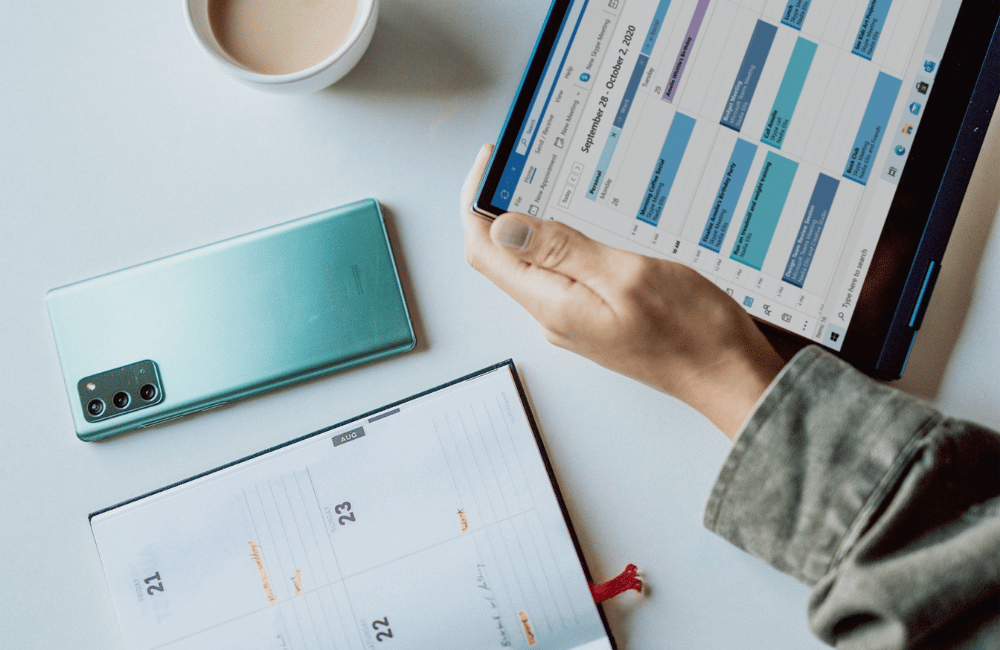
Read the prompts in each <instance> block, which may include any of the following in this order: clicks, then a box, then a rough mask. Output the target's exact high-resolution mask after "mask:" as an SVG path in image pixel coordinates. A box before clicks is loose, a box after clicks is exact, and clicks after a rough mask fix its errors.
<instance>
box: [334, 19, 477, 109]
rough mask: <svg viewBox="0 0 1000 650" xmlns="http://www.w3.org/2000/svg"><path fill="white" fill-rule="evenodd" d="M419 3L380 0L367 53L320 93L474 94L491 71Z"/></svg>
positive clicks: (412, 95)
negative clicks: (379, 8) (339, 78)
mask: <svg viewBox="0 0 1000 650" xmlns="http://www.w3.org/2000/svg"><path fill="white" fill-rule="evenodd" d="M441 20H442V18H441V17H440V16H436V15H432V10H431V9H429V8H427V7H425V6H424V4H423V3H419V2H403V1H395V2H383V3H382V5H381V10H380V12H379V18H378V24H377V26H376V27H375V35H374V37H373V38H372V42H371V45H370V46H369V47H368V51H367V52H365V55H364V56H363V57H362V58H361V61H359V62H358V64H357V65H356V66H355V67H354V69H353V70H351V71H350V72H349V73H348V74H347V75H346V76H345V77H344V78H343V79H341V80H340V81H338V82H337V83H336V84H334V85H333V86H331V87H329V88H327V89H326V90H324V91H321V92H324V93H330V94H336V95H339V96H344V95H351V94H360V95H365V96H369V97H370V96H372V95H377V96H386V97H393V98H413V97H432V96H438V95H454V94H456V93H460V92H474V91H476V90H479V89H481V88H484V87H487V86H489V85H491V84H492V82H493V78H494V75H493V74H492V72H491V70H490V69H489V68H486V67H484V66H483V65H481V63H480V62H479V61H478V60H477V58H476V53H475V52H474V51H472V50H470V49H468V48H467V44H468V41H465V42H462V41H459V40H457V39H455V38H454V32H449V31H447V30H446V29H444V28H443V26H442V25H441Z"/></svg>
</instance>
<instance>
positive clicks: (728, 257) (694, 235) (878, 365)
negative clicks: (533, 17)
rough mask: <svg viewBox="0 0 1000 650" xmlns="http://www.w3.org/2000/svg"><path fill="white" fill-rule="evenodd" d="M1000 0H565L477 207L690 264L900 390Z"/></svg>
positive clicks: (972, 143) (973, 130)
mask: <svg viewBox="0 0 1000 650" xmlns="http://www.w3.org/2000/svg"><path fill="white" fill-rule="evenodd" d="M998 17H1000V0H965V1H964V2H963V1H962V0H848V1H846V2H843V1H839V0H838V1H837V2H834V0H743V1H742V2H736V1H733V0H555V2H553V4H552V6H551V8H550V10H549V14H548V17H547V19H546V21H545V24H544V27H543V28H542V31H541V34H540V36H539V38H538V42H537V44H536V47H535V51H534V53H533V54H532V56H531V60H530V62H529V64H528V67H527V70H526V72H525V75H524V78H523V80H522V82H521V87H520V90H519V91H518V93H517V95H516V97H515V99H514V103H513V106H512V108H511V111H510V114H509V115H508V117H507V122H506V125H505V126H504V128H503V131H502V133H501V136H500V139H499V141H498V143H497V146H496V148H495V150H494V153H493V159H492V160H491V162H490V166H489V169H488V171H487V173H486V176H485V177H484V180H483V183H482V185H481V187H480V191H479V195H478V197H477V199H476V202H475V204H474V209H475V210H476V211H477V212H480V213H482V214H484V215H487V216H490V215H492V216H496V215H499V214H501V213H503V212H507V211H514V212H521V213H525V214H528V215H532V216H536V217H539V218H543V219H552V220H557V221H561V222H564V223H567V224H569V225H571V226H573V227H575V228H577V229H579V230H581V231H583V232H584V233H586V234H587V235H590V236H591V237H594V238H596V239H598V240H600V241H603V242H605V243H608V244H611V245H614V246H618V247H620V248H623V249H628V250H633V251H636V252H640V253H644V254H648V255H653V256H658V257H662V258H667V259H671V260H675V261H678V262H681V263H684V264H687V265H689V266H691V267H693V268H695V269H697V270H698V271H699V272H701V273H702V274H703V275H705V276H706V277H708V278H710V279H711V280H712V281H714V282H715V283H716V284H718V286H720V287H721V288H722V289H723V290H725V291H726V292H727V293H728V294H729V295H731V296H732V297H733V298H734V299H735V300H737V301H738V302H739V303H740V304H741V305H743V306H744V308H745V309H746V310H747V311H748V312H749V313H750V314H751V315H753V316H754V317H755V318H756V319H757V320H758V322H759V323H761V324H762V325H763V326H764V327H765V329H770V330H772V331H773V332H774V333H777V334H780V335H782V336H784V337H788V338H790V339H791V340H793V341H795V342H796V343H798V344H802V345H804V344H807V343H817V344H820V345H823V346H825V347H826V348H827V349H829V350H832V351H834V352H836V353H838V354H839V355H840V356H842V357H843V358H844V359H846V360H848V361H850V362H851V363H853V364H854V365H855V366H857V367H858V368H860V369H861V370H863V371H865V372H868V373H869V374H873V375H877V376H881V377H885V378H898V377H900V376H901V375H902V373H903V370H904V368H905V365H906V359H907V357H908V355H909V352H910V348H911V346H912V344H913V341H914V337H915V335H916V332H917V330H918V329H919V328H920V324H921V320H922V318H923V315H924V313H925V310H926V308H927V304H928V300H929V299H930V295H931V292H932V290H933V288H934V283H935V280H936V279H937V277H938V273H939V272H940V269H941V258H942V256H943V254H944V249H945V245H946V243H947V240H948V237H949V236H950V233H951V229H952V226H953V224H954V221H955V217H956V216H957V214H958V209H959V206H960V205H961V200H962V196H963V194H964V192H965V189H966V187H967V185H968V181H969V177H970V175H971V173H972V168H973V166H974V164H975V160H976V156H977V155H978V152H979V148H980V146H981V145H982V141H983V138H984V136H985V133H986V129H987V126H988V125H989V121H990V117H991V115H992V113H993V110H994V107H995V105H996V101H997V97H998V94H1000V40H998V36H997V25H998Z"/></svg>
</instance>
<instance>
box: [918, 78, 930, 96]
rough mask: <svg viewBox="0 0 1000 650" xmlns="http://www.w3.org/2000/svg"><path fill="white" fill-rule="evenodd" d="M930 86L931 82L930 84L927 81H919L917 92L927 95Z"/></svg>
mask: <svg viewBox="0 0 1000 650" xmlns="http://www.w3.org/2000/svg"><path fill="white" fill-rule="evenodd" d="M930 87H931V86H930V84H928V83H927V82H926V81H918V82H917V92H918V93H920V94H921V95H926V94H927V89H928V88H930Z"/></svg>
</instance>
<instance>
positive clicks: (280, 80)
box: [184, 0, 378, 86]
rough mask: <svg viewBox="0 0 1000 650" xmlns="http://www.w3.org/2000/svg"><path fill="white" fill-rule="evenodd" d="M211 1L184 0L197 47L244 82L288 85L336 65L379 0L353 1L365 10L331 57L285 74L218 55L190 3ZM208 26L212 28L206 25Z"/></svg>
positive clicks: (359, 32)
mask: <svg viewBox="0 0 1000 650" xmlns="http://www.w3.org/2000/svg"><path fill="white" fill-rule="evenodd" d="M209 1H210V0H184V17H185V18H186V21H185V22H187V25H188V29H189V30H190V31H191V35H192V36H193V37H194V40H195V41H196V42H197V43H198V45H199V47H201V49H202V50H203V51H204V52H205V53H207V54H208V55H209V56H210V57H211V58H212V59H213V60H215V61H216V63H218V64H220V65H222V66H224V67H225V68H226V69H227V70H229V71H230V72H232V73H233V74H235V75H236V76H238V77H240V78H241V79H243V80H244V81H247V82H250V83H254V84H261V85H268V86H280V85H285V84H291V83H295V82H298V81H303V80H305V79H309V78H311V77H314V76H316V75H318V74H321V73H323V72H324V71H325V70H328V69H329V68H330V67H331V66H333V65H335V64H336V63H337V61H339V60H340V59H343V58H344V56H345V55H346V54H347V53H348V52H349V51H350V50H351V48H353V47H354V45H355V44H356V43H357V42H358V40H359V39H360V38H361V37H362V35H363V34H364V33H365V27H366V26H367V25H368V23H369V22H371V20H372V16H373V15H374V13H375V7H376V5H377V4H378V0H353V2H355V3H356V4H357V6H358V10H359V13H360V12H364V14H363V15H361V16H359V17H358V18H357V19H356V20H355V21H354V29H352V30H351V33H350V34H349V35H348V37H347V39H345V40H344V42H343V43H342V44H341V46H340V47H339V48H337V49H336V50H334V51H333V53H332V54H330V56H328V57H326V58H325V59H323V60H322V61H319V62H318V63H315V64H313V65H311V66H309V67H308V68H303V69H302V70H296V71H295V72H286V73H284V74H266V73H263V72H254V71H253V70H248V69H247V68H244V67H243V66H242V65H240V64H239V63H238V62H236V60H235V59H233V58H232V57H231V56H228V53H226V54H227V57H228V58H227V57H223V56H220V55H219V52H217V51H215V49H213V48H212V47H211V46H210V45H209V44H208V43H206V42H205V39H204V38H203V36H202V34H201V31H200V30H199V29H198V28H197V27H196V25H195V18H194V15H193V13H192V12H193V7H192V5H194V4H198V5H204V6H205V8H206V9H207V8H208V3H209ZM209 29H211V28H209ZM211 36H212V41H213V42H214V44H215V46H216V47H217V48H218V49H219V50H220V51H221V52H225V48H223V47H222V45H220V44H219V42H218V41H217V40H216V39H215V35H214V34H212V35H211Z"/></svg>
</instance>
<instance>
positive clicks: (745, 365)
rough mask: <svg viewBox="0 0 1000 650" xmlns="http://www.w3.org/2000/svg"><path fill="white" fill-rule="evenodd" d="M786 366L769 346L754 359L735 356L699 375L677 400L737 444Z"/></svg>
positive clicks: (761, 350)
mask: <svg viewBox="0 0 1000 650" xmlns="http://www.w3.org/2000/svg"><path fill="white" fill-rule="evenodd" d="M783 365H784V362H783V361H782V360H781V358H780V357H779V356H778V354H777V353H776V352H775V351H774V350H773V349H771V348H770V347H769V346H767V347H764V348H760V349H758V350H755V353H754V354H753V355H752V356H746V355H734V356H732V357H730V358H726V359H723V360H720V361H719V362H717V363H716V364H714V365H713V366H712V367H709V368H704V369H702V370H701V371H699V372H698V373H696V374H695V375H694V377H693V379H692V380H691V381H690V382H689V383H688V389H687V390H686V391H685V393H684V394H683V395H678V397H680V398H681V399H682V400H683V401H685V402H686V403H687V404H689V405H690V406H692V407H694V408H695V409H697V410H698V411H700V412H701V413H702V414H703V415H704V416H705V417H707V418H708V419H709V420H711V421H712V423H713V424H715V425H716V426H717V427H719V429H721V430H722V432H723V433H724V434H726V437H728V438H729V439H730V440H734V441H735V440H736V438H737V436H738V435H739V432H740V430H741V429H742V427H743V424H744V423H745V422H746V421H747V419H749V417H750V414H751V413H753V410H754V407H755V406H756V405H757V402H758V401H760V398H761V397H762V396H763V395H764V393H765V392H766V391H767V389H768V387H769V386H770V385H771V382H772V381H774V378H775V377H777V375H778V373H779V372H780V371H781V368H782V366H783Z"/></svg>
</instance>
